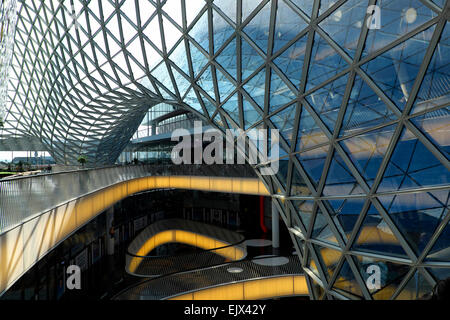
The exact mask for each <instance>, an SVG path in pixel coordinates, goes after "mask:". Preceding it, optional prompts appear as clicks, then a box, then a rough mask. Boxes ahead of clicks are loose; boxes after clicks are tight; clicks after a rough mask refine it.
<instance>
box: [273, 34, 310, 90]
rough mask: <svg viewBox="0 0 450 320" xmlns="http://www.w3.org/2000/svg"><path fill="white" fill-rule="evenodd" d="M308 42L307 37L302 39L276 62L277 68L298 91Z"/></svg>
mask: <svg viewBox="0 0 450 320" xmlns="http://www.w3.org/2000/svg"><path fill="white" fill-rule="evenodd" d="M307 42H308V36H307V35H306V36H303V37H301V38H300V39H299V40H297V41H296V42H295V43H294V44H293V45H291V46H290V47H289V48H288V49H287V50H286V51H284V52H283V53H282V54H281V55H280V56H278V57H277V58H276V59H275V60H274V62H275V64H276V65H277V67H278V68H280V70H281V71H282V72H283V73H284V74H285V75H286V77H288V78H289V80H290V81H291V82H292V84H294V85H295V86H296V87H297V89H298V88H299V87H300V81H301V78H302V72H303V62H304V59H305V52H306V45H307Z"/></svg>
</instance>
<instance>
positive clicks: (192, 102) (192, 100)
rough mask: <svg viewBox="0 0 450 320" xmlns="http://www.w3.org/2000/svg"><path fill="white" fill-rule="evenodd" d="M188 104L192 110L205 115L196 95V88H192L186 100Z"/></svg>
mask: <svg viewBox="0 0 450 320" xmlns="http://www.w3.org/2000/svg"><path fill="white" fill-rule="evenodd" d="M184 101H185V102H186V104H187V105H188V106H190V107H191V108H192V109H194V110H197V111H198V112H200V113H201V114H204V111H203V108H202V105H201V104H200V102H199V101H198V98H197V95H196V94H195V91H194V88H191V89H190V90H189V92H188V94H187V95H186V98H185V99H184Z"/></svg>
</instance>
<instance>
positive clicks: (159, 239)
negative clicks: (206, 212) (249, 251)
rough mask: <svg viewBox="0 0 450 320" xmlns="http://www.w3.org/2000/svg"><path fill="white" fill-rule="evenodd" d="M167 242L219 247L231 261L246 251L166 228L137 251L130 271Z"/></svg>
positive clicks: (197, 235)
mask: <svg viewBox="0 0 450 320" xmlns="http://www.w3.org/2000/svg"><path fill="white" fill-rule="evenodd" d="M167 243H183V244H187V245H190V246H193V247H197V248H201V249H204V250H213V249H218V250H215V251H214V252H215V253H216V254H218V255H220V256H222V257H224V258H226V259H227V260H229V261H237V260H241V259H242V258H244V257H245V251H244V250H243V249H242V248H240V247H236V246H230V244H229V243H226V242H223V241H220V240H216V239H214V238H211V237H207V236H204V235H201V234H197V233H194V232H190V231H185V230H166V231H161V232H159V233H157V234H155V235H154V236H152V237H151V238H150V239H148V240H147V241H146V242H145V243H144V244H143V245H142V247H141V248H140V249H139V250H138V252H137V253H136V256H137V257H133V258H132V259H131V261H130V264H129V266H128V271H129V272H131V273H134V272H135V271H136V269H137V268H138V267H139V265H140V264H141V262H142V261H143V260H144V259H145V258H144V257H143V256H146V255H147V254H148V253H150V252H151V251H152V250H153V249H155V248H157V247H159V246H161V245H163V244H167ZM225 247H226V248H225ZM220 248H222V249H220Z"/></svg>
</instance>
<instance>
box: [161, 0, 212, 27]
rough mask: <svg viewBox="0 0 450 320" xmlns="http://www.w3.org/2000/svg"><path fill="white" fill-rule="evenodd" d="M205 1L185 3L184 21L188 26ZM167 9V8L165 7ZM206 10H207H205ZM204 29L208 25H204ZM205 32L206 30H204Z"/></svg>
mask: <svg viewBox="0 0 450 320" xmlns="http://www.w3.org/2000/svg"><path fill="white" fill-rule="evenodd" d="M205 4H206V2H205V1H203V0H199V1H189V3H186V21H187V25H188V27H189V26H190V25H191V23H192V21H194V19H195V18H196V17H197V16H198V14H199V13H200V11H201V10H202V9H203V7H204V6H205ZM166 10H167V8H166ZM206 12H207V11H206ZM206 30H208V25H207V26H206ZM206 34H207V32H206Z"/></svg>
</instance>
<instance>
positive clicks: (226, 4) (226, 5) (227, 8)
mask: <svg viewBox="0 0 450 320" xmlns="http://www.w3.org/2000/svg"><path fill="white" fill-rule="evenodd" d="M246 2H248V1H246ZM214 4H215V5H216V6H217V7H219V9H220V10H222V12H223V13H225V14H226V15H227V17H228V18H230V19H231V20H233V21H234V22H236V8H237V7H236V0H215V1H214Z"/></svg>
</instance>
